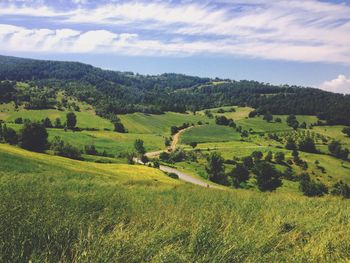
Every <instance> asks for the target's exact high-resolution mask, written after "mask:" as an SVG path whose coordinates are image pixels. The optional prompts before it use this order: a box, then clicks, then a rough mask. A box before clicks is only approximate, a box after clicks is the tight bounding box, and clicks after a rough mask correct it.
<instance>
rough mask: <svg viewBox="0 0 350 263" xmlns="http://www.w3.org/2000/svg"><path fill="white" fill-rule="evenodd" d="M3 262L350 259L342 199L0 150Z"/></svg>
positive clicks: (346, 212) (1, 147) (348, 216)
mask: <svg viewBox="0 0 350 263" xmlns="http://www.w3.org/2000/svg"><path fill="white" fill-rule="evenodd" d="M0 159H1V162H0V182H1V183H0V219H1V220H0V233H1V237H2V238H1V239H0V261H2V262H28V261H32V262H44V261H48V262H59V261H60V262H62V261H63V262H98V261H102V262H106V261H107V262H126V261H127V262H189V261H191V262H233V261H235V262H242V261H249V262H261V261H269V262H271V261H275V260H276V258H278V259H279V261H289V262H291V261H293V262H305V261H308V262H335V261H346V260H349V258H350V257H349V254H348V251H349V247H350V240H349V236H350V232H349V229H350V225H349V222H350V210H349V209H350V208H349V207H350V206H349V204H350V203H349V201H346V200H345V201H344V200H341V199H339V198H331V197H325V198H314V199H308V198H304V197H300V196H295V195H290V194H281V193H272V194H262V193H256V192H249V191H244V190H241V191H238V190H235V191H231V190H230V191H219V190H214V189H206V188H204V189H202V188H200V187H196V186H191V185H186V184H183V183H181V182H178V181H175V180H172V179H169V178H167V177H165V176H164V175H163V174H161V173H160V172H159V171H157V170H154V169H151V168H146V167H140V166H133V167H132V169H130V166H127V165H103V164H88V163H81V162H77V161H71V160H67V159H63V158H60V157H52V156H46V155H42V154H36V153H29V152H27V151H24V150H20V149H18V148H14V147H12V146H6V145H0Z"/></svg>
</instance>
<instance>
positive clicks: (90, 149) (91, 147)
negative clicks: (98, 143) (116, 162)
mask: <svg viewBox="0 0 350 263" xmlns="http://www.w3.org/2000/svg"><path fill="white" fill-rule="evenodd" d="M84 148H85V153H86V154H89V155H98V151H97V150H96V147H95V145H93V144H91V145H85V147H84Z"/></svg>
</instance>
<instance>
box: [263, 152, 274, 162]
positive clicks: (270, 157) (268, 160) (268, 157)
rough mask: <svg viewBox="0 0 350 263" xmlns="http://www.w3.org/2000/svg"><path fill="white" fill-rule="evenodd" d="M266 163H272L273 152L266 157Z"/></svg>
mask: <svg viewBox="0 0 350 263" xmlns="http://www.w3.org/2000/svg"><path fill="white" fill-rule="evenodd" d="M265 161H266V162H271V161H272V152H271V151H269V152H268V153H267V154H266V156H265Z"/></svg>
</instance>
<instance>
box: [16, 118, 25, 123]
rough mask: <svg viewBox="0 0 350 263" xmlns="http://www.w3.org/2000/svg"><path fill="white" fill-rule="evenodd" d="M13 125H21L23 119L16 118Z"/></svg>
mask: <svg viewBox="0 0 350 263" xmlns="http://www.w3.org/2000/svg"><path fill="white" fill-rule="evenodd" d="M15 123H16V124H23V119H22V118H21V117H18V118H17V119H15Z"/></svg>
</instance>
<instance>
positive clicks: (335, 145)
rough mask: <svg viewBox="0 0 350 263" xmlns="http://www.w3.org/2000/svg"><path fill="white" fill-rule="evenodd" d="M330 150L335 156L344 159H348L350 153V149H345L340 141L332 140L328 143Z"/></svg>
mask: <svg viewBox="0 0 350 263" xmlns="http://www.w3.org/2000/svg"><path fill="white" fill-rule="evenodd" d="M328 150H329V152H330V153H331V154H332V155H333V156H335V157H337V158H340V159H343V160H346V159H347V158H348V155H349V150H348V149H343V148H342V145H341V143H340V142H339V141H332V142H331V143H330V144H329V145H328Z"/></svg>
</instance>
